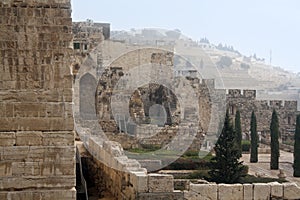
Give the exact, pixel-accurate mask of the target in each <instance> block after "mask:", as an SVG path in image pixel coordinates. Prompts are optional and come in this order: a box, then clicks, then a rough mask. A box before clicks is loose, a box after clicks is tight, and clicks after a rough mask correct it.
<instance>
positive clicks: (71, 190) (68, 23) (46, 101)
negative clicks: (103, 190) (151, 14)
mask: <svg viewBox="0 0 300 200" xmlns="http://www.w3.org/2000/svg"><path fill="white" fill-rule="evenodd" d="M71 42H72V19H71V3H70V0H1V1H0V199H29V200H31V199H75V198H76V191H75V182H76V181H75V179H76V178H75V147H74V128H73V127H74V124H73V114H72V75H71V70H70V63H71V54H72V53H73V51H72V48H70V45H71Z"/></svg>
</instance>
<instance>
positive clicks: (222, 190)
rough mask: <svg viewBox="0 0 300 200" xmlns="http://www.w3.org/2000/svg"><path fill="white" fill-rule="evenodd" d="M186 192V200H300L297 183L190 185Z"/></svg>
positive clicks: (299, 190)
mask: <svg viewBox="0 0 300 200" xmlns="http://www.w3.org/2000/svg"><path fill="white" fill-rule="evenodd" d="M188 187H189V188H188V190H186V191H184V199H189V200H197V199H210V200H234V199H243V200H260V199H288V200H292V199H300V188H299V187H298V186H297V185H296V184H295V183H283V184H280V183H277V182H273V183H267V184H265V183H255V184H229V185H227V184H192V183H191V184H190V185H188Z"/></svg>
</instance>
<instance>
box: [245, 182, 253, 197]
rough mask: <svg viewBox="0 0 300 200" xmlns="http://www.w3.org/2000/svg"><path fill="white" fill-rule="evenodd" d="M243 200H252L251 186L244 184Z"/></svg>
mask: <svg viewBox="0 0 300 200" xmlns="http://www.w3.org/2000/svg"><path fill="white" fill-rule="evenodd" d="M243 187H244V200H252V199H253V185H252V184H244V185H243Z"/></svg>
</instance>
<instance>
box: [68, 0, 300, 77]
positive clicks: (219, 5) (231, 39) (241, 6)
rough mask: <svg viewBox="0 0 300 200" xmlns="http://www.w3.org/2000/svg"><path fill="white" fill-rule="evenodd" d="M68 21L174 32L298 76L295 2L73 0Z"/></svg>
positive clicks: (299, 35) (298, 7) (299, 11)
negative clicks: (231, 49) (222, 46)
mask: <svg viewBox="0 0 300 200" xmlns="http://www.w3.org/2000/svg"><path fill="white" fill-rule="evenodd" d="M72 4H73V20H74V21H81V20H83V21H85V20H86V19H92V20H93V21H95V22H109V23H111V27H112V30H130V29H131V28H164V29H171V30H173V29H179V30H181V32H182V33H183V34H184V35H186V36H189V37H191V38H193V39H195V40H199V39H200V38H202V37H207V38H208V39H209V40H210V41H211V42H212V43H215V44H218V43H223V44H228V45H232V46H233V47H234V48H235V49H237V50H239V51H240V52H241V53H242V54H244V55H247V56H248V55H252V54H254V53H256V55H257V57H263V58H265V59H266V62H268V63H269V60H270V50H272V64H273V65H277V66H281V67H283V68H285V69H288V70H291V71H294V72H300V50H299V47H300V1H299V0H285V1H284V0H251V1H250V0H244V1H241V0H106V1H101V0H72Z"/></svg>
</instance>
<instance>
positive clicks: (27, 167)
mask: <svg viewBox="0 0 300 200" xmlns="http://www.w3.org/2000/svg"><path fill="white" fill-rule="evenodd" d="M12 175H13V176H37V175H40V165H39V163H38V162H13V163H12Z"/></svg>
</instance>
